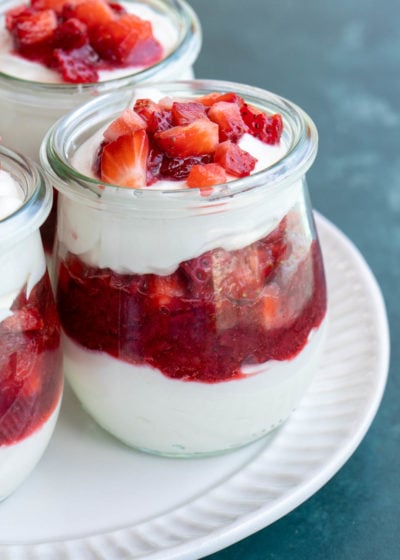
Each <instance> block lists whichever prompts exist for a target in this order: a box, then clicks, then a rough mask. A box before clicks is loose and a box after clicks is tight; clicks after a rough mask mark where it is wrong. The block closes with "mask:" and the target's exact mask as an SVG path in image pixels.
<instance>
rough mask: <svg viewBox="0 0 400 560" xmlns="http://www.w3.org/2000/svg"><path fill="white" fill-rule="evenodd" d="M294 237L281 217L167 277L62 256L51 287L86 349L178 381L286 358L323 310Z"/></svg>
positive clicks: (68, 326)
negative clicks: (268, 228) (260, 232)
mask: <svg viewBox="0 0 400 560" xmlns="http://www.w3.org/2000/svg"><path fill="white" fill-rule="evenodd" d="M295 235H296V234H295V233H294V232H293V231H291V230H289V229H288V228H287V226H286V220H285V219H284V220H283V221H282V222H281V224H280V225H279V227H277V228H276V229H275V230H274V231H273V232H272V233H270V234H269V235H268V236H266V237H265V238H263V239H260V240H259V241H256V242H254V243H252V244H250V245H248V246H247V247H244V248H243V249H238V250H234V251H225V250H223V249H213V250H211V251H208V252H207V253H204V254H203V255H201V256H199V257H196V258H194V259H191V260H188V261H185V262H182V263H181V264H180V265H179V267H178V268H177V270H176V271H175V272H174V273H172V274H171V275H169V276H159V275H155V274H142V275H139V274H134V275H129V274H118V273H116V272H114V271H112V270H111V269H109V268H102V269H101V268H97V267H90V266H88V265H86V264H85V263H84V262H83V261H81V260H80V259H79V258H78V257H76V256H74V255H72V254H69V255H68V256H67V257H66V258H65V260H64V261H63V262H61V264H60V270H59V280H58V295H57V299H58V308H59V312H60V317H61V322H62V325H63V328H64V330H65V332H66V334H67V335H68V336H69V337H71V338H72V339H73V340H74V341H75V342H77V343H78V344H80V345H81V346H83V347H85V348H87V349H90V350H94V351H101V352H106V353H108V354H110V355H111V356H114V357H115V358H118V359H120V360H124V361H126V362H128V363H131V364H147V365H150V366H153V367H155V368H157V369H159V370H160V371H161V372H162V373H164V375H166V376H168V377H173V378H179V379H181V380H184V381H201V382H205V383H213V382H219V381H223V380H227V379H233V378H240V377H242V373H241V368H242V366H243V365H250V364H260V363H264V362H267V361H268V360H290V359H291V358H293V357H294V356H296V355H297V354H298V353H299V352H300V351H301V350H302V349H303V347H304V346H305V344H306V343H307V339H308V336H309V334H310V332H311V330H312V329H314V328H316V327H318V326H319V325H320V323H321V322H322V320H323V318H324V316H325V311H326V291H325V281H324V273H323V265H322V259H321V254H320V250H319V246H318V245H317V244H316V243H315V242H313V243H312V244H311V247H310V248H309V250H308V251H307V252H306V254H304V255H303V254H302V253H301V251H300V250H299V249H298V248H296V242H295V241H296V240H295ZM292 238H293V239H292ZM282 263H290V266H286V267H285V265H283V264H282Z"/></svg>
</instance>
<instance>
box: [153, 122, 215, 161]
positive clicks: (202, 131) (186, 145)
mask: <svg viewBox="0 0 400 560" xmlns="http://www.w3.org/2000/svg"><path fill="white" fill-rule="evenodd" d="M154 138H155V140H156V142H157V143H158V145H159V146H160V147H161V148H162V149H163V150H164V151H165V152H166V154H167V155H168V156H169V157H182V158H184V157H190V156H200V155H203V154H210V153H213V152H214V151H215V149H216V147H217V145H218V125H217V124H216V123H213V122H211V121H209V120H206V119H197V120H195V121H193V122H192V123H190V124H187V125H184V126H174V127H172V128H170V129H168V130H165V131H164V132H157V133H156V134H155V135H154Z"/></svg>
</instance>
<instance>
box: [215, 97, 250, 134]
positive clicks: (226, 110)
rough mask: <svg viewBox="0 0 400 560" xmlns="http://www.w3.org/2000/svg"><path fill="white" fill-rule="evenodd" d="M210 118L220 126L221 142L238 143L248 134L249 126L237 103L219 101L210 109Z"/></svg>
mask: <svg viewBox="0 0 400 560" xmlns="http://www.w3.org/2000/svg"><path fill="white" fill-rule="evenodd" d="M208 118H209V119H210V120H212V121H213V122H216V123H217V124H218V126H219V139H220V141H221V142H224V141H225V140H231V141H232V142H237V141H238V140H239V139H240V138H241V137H242V136H243V134H244V133H245V132H247V126H246V124H245V122H244V121H243V119H242V115H241V113H240V107H239V105H237V104H236V103H229V102H228V101H217V102H216V103H214V104H213V105H212V106H211V107H210V109H209V111H208Z"/></svg>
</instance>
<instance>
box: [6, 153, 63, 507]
mask: <svg viewBox="0 0 400 560" xmlns="http://www.w3.org/2000/svg"><path fill="white" fill-rule="evenodd" d="M10 185H11V188H12V190H13V192H14V193H15V192H17V191H18V193H19V201H20V202H18V206H19V207H18V208H17V209H15V208H14V211H13V209H11V213H9V214H8V213H7V214H8V215H6V216H5V213H4V212H2V219H0V270H2V271H3V274H2V275H1V279H0V500H1V499H3V498H5V497H6V496H8V495H9V494H11V493H12V492H13V491H14V489H15V488H16V487H17V486H18V485H19V484H20V483H21V482H22V481H23V480H24V479H25V478H26V477H27V476H28V474H29V473H30V472H31V471H32V469H33V468H34V466H35V465H36V463H37V462H38V460H39V459H40V457H41V456H42V454H43V452H44V450H45V448H46V446H47V444H48V442H49V440H50V437H51V434H52V432H53V429H54V426H55V423H56V419H57V415H58V411H59V407H60V403H61V395H62V379H63V378H62V355H61V343H60V325H59V320H58V316H57V311H56V307H55V303H54V299H53V294H52V291H51V288H50V282H49V277H48V274H47V271H46V263H45V257H44V251H43V247H42V243H41V238H40V234H39V227H40V225H41V224H42V222H43V221H44V220H45V218H46V216H47V214H48V212H49V210H50V206H51V198H52V193H51V189H50V188H49V186H48V185H47V184H46V182H45V180H44V178H43V175H42V174H41V173H40V172H39V171H38V169H37V168H36V166H35V165H34V164H32V163H31V162H30V161H29V160H27V159H25V158H23V157H22V156H19V155H18V154H16V153H14V152H12V151H10V150H8V149H6V148H4V147H0V205H1V207H0V210H3V211H4V209H5V206H6V204H7V203H9V202H10V200H13V199H14V201H15V197H14V195H12V194H10ZM6 191H8V193H7V192H6Z"/></svg>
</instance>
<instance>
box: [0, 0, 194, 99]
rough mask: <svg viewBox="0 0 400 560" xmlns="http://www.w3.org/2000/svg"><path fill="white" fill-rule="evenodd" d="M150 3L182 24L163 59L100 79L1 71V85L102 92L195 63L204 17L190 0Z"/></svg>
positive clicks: (61, 92) (51, 91)
mask: <svg viewBox="0 0 400 560" xmlns="http://www.w3.org/2000/svg"><path fill="white" fill-rule="evenodd" d="M124 1H128V2H135V0H124ZM15 3H18V1H17V0H9V2H8V4H9V5H10V6H11V5H13V4H15ZM146 3H147V4H148V5H149V6H150V7H151V5H152V4H153V5H154V6H158V7H163V8H164V9H165V13H167V11H168V10H169V11H170V13H171V14H174V15H175V17H176V18H177V23H179V25H178V27H179V28H180V35H179V37H178V40H177V44H176V46H175V47H174V49H172V51H171V52H170V53H168V54H167V56H165V57H164V58H163V59H162V60H160V61H159V62H157V63H156V64H153V65H151V66H149V67H148V68H144V69H142V70H140V71H138V72H132V73H131V74H126V75H124V76H119V77H117V78H111V79H107V80H103V81H98V82H89V83H82V84H71V83H65V82H64V83H52V82H36V81H33V80H26V79H24V78H20V77H18V76H13V75H11V74H7V73H6V72H1V71H0V85H1V84H3V85H7V86H8V87H10V88H11V89H13V90H17V91H19V90H20V89H21V88H23V89H25V88H27V87H29V92H28V94H30V95H31V94H32V93H36V94H40V95H43V94H46V93H47V94H49V95H58V96H59V97H62V96H66V98H69V97H70V96H71V95H77V94H79V95H82V94H99V93H107V92H109V91H112V90H114V89H117V88H123V87H126V86H133V85H135V84H140V83H142V82H148V81H150V80H153V79H157V76H163V75H169V74H170V73H171V74H172V73H173V71H174V70H172V69H171V68H175V67H176V66H177V65H179V66H181V65H182V66H185V67H186V66H191V65H192V64H193V62H194V60H195V59H196V57H197V55H198V53H199V51H200V48H201V42H202V31H201V24H200V21H199V19H198V17H197V15H196V13H195V11H194V10H193V9H192V7H191V6H190V5H189V4H188V3H187V2H186V0H146ZM7 9H8V6H7V3H5V5H4V6H2V9H1V11H0V15H1V14H3V13H4V12H5V11H6V10H7Z"/></svg>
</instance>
